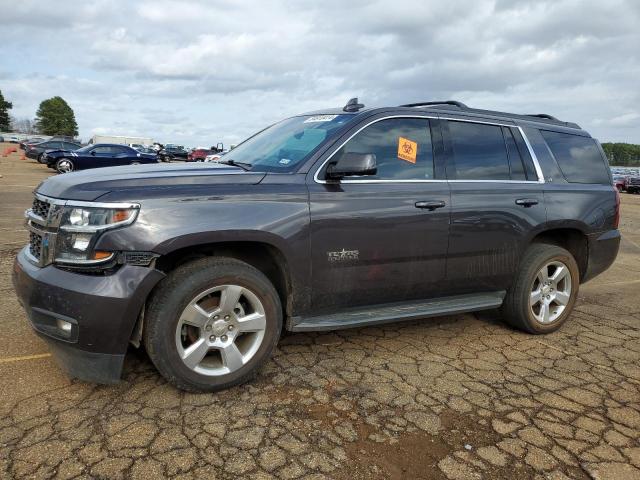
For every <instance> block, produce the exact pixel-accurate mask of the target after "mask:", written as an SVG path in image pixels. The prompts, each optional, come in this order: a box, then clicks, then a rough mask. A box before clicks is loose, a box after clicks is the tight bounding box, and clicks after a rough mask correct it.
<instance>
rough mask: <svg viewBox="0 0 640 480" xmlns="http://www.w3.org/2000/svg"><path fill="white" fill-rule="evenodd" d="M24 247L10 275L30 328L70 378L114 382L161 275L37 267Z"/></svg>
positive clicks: (133, 269) (141, 270)
mask: <svg viewBox="0 0 640 480" xmlns="http://www.w3.org/2000/svg"><path fill="white" fill-rule="evenodd" d="M27 248H28V247H25V248H24V249H22V250H21V251H20V253H19V254H18V256H17V258H16V260H15V263H14V268H13V275H12V277H13V285H14V288H15V290H16V293H17V295H18V300H19V301H20V303H21V304H22V306H23V307H24V309H25V311H26V313H27V317H28V318H29V321H30V323H31V326H32V327H33V329H34V330H35V331H36V332H37V333H38V334H40V335H41V336H42V337H43V338H44V339H45V340H46V341H47V343H48V344H49V347H50V349H51V352H52V353H53V355H54V357H55V358H56V360H57V361H58V363H59V364H60V366H61V368H62V369H63V370H65V371H66V372H67V373H68V374H69V375H70V376H72V377H75V378H79V379H81V380H85V381H90V382H96V383H114V382H117V381H118V380H119V379H120V374H121V372H122V364H123V362H124V356H125V353H126V351H127V346H128V343H129V339H130V338H131V333H132V331H133V328H134V326H135V323H136V321H137V319H138V316H139V314H140V311H141V310H142V306H143V305H144V302H145V300H146V298H147V296H148V295H149V292H150V291H151V289H152V288H153V287H154V286H155V285H156V284H157V283H158V282H159V281H160V280H161V279H162V278H163V277H164V274H163V273H162V272H159V271H158V270H154V269H152V268H147V267H138V266H133V265H124V266H122V267H121V268H120V269H119V270H118V271H117V272H115V273H114V274H112V275H106V276H97V275H95V276H94V275H86V274H79V273H73V272H69V271H65V270H60V269H59V268H56V267H54V266H53V265H49V266H47V267H44V268H40V267H37V266H35V265H33V264H32V263H31V262H30V261H29V260H28V258H27V254H26V250H27ZM60 325H66V329H62V328H61V327H60Z"/></svg>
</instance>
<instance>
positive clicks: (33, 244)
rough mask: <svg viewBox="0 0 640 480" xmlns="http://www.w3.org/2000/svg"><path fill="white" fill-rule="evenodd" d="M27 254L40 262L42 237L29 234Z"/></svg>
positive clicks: (32, 233)
mask: <svg viewBox="0 0 640 480" xmlns="http://www.w3.org/2000/svg"><path fill="white" fill-rule="evenodd" d="M29 252H30V253H31V255H33V257H34V258H36V259H38V260H40V255H41V254H42V237H41V236H40V235H38V234H37V233H34V232H30V233H29Z"/></svg>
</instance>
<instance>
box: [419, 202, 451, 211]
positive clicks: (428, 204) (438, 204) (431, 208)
mask: <svg viewBox="0 0 640 480" xmlns="http://www.w3.org/2000/svg"><path fill="white" fill-rule="evenodd" d="M445 205H446V203H444V202H443V201H442V200H423V201H420V202H416V208H426V209H427V210H429V211H430V212H433V211H434V210H435V209H436V208H442V207H444V206H445Z"/></svg>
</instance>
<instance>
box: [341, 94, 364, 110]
mask: <svg viewBox="0 0 640 480" xmlns="http://www.w3.org/2000/svg"><path fill="white" fill-rule="evenodd" d="M361 108H364V103H358V97H355V98H352V99H351V100H349V101H348V102H347V104H346V105H345V106H344V108H343V109H342V111H344V112H357V111H358V110H360V109H361Z"/></svg>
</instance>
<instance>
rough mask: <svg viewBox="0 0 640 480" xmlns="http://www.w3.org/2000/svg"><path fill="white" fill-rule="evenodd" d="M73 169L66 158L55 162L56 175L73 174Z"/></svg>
mask: <svg viewBox="0 0 640 480" xmlns="http://www.w3.org/2000/svg"><path fill="white" fill-rule="evenodd" d="M74 169H75V165H74V164H73V162H72V161H71V160H69V159H68V158H61V159H60V160H58V161H57V162H56V171H57V172H58V173H69V172H73V170H74Z"/></svg>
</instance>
